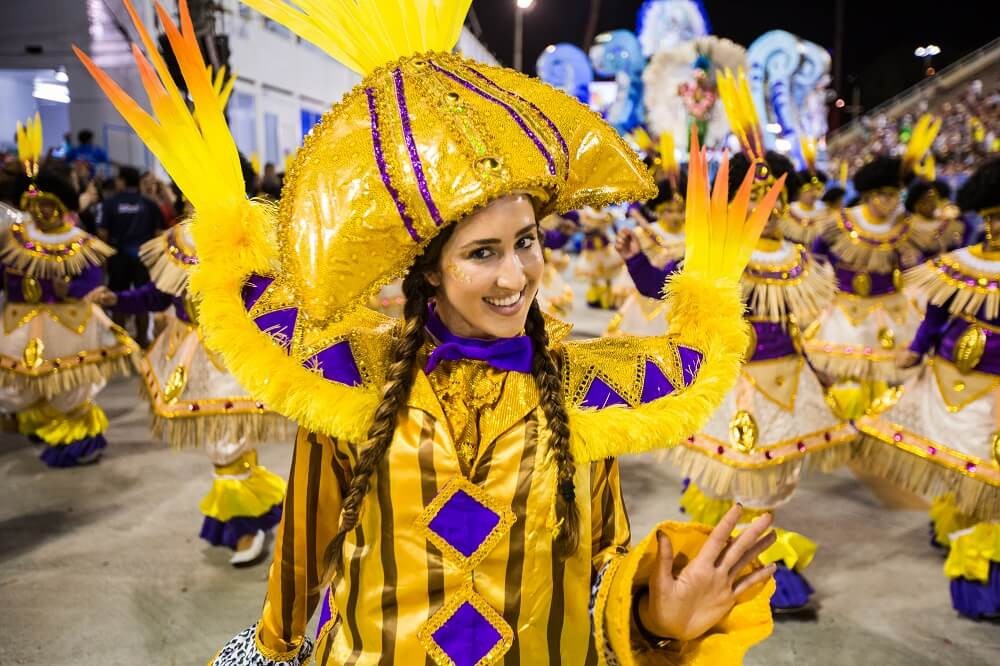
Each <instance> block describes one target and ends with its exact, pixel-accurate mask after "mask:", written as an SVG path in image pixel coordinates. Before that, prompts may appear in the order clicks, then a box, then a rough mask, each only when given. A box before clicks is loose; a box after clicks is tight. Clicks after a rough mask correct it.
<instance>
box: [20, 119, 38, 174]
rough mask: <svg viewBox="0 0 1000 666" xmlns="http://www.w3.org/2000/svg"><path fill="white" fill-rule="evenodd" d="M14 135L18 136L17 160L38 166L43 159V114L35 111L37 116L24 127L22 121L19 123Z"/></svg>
mask: <svg viewBox="0 0 1000 666" xmlns="http://www.w3.org/2000/svg"><path fill="white" fill-rule="evenodd" d="M14 133H15V135H16V136H17V159H18V160H19V161H20V162H21V163H22V164H25V163H28V164H37V162H38V160H40V159H41V157H42V116H41V114H40V113H39V112H38V111H35V115H34V116H32V117H31V118H30V119H28V122H27V123H25V124H23V125H22V124H21V121H20V120H19V121H17V126H16V127H15V130H14ZM29 175H31V174H29Z"/></svg>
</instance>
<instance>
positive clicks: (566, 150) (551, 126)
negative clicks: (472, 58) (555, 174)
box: [465, 66, 569, 161]
mask: <svg viewBox="0 0 1000 666" xmlns="http://www.w3.org/2000/svg"><path fill="white" fill-rule="evenodd" d="M465 69H466V70H468V71H470V72H472V73H473V74H474V75H475V76H476V77H477V78H479V79H480V80H482V81H483V82H485V83H488V84H489V85H490V86H492V87H493V88H495V89H496V90H499V91H501V92H506V93H507V94H508V95H510V96H511V97H513V98H515V99H517V100H519V101H521V102H523V103H524V104H527V105H528V106H530V107H531V109H532V110H533V111H534V112H535V113H537V114H538V115H539V116H541V117H542V120H544V121H545V124H546V125H548V126H549V129H550V130H552V133H553V134H555V135H556V139H557V140H558V141H559V145H560V146H562V151H563V155H564V156H565V157H566V160H567V161H569V146H568V145H567V144H566V139H564V138H563V135H562V132H560V131H559V128H558V127H556V124H555V123H554V122H552V119H551V118H549V117H548V116H547V115H546V114H545V112H544V111H542V110H541V109H540V108H538V106H537V105H536V104H535V103H534V102H532V101H530V100H526V99H524V98H523V97H521V96H520V95H518V94H517V93H516V92H514V91H513V90H505V89H504V88H501V87H500V86H499V85H498V84H497V83H495V82H494V81H493V79H491V78H489V77H488V76H486V75H485V74H483V73H482V72H478V71H476V70H475V69H473V68H472V67H469V66H466V68H465Z"/></svg>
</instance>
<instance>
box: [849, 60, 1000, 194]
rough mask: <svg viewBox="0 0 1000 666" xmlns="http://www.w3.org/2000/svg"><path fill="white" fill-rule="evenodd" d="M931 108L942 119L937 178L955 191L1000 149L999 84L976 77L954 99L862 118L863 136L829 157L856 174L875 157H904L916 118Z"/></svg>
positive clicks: (937, 145) (936, 154)
mask: <svg viewBox="0 0 1000 666" xmlns="http://www.w3.org/2000/svg"><path fill="white" fill-rule="evenodd" d="M926 112H931V113H933V114H934V115H936V116H937V117H939V118H941V121H942V125H941V131H940V132H939V133H938V137H937V139H936V140H935V141H934V146H933V147H932V153H933V155H934V160H935V164H936V167H937V174H938V177H939V178H942V179H944V180H945V181H947V182H948V183H949V184H951V185H952V187H953V189H954V188H955V187H956V186H958V185H960V184H961V182H962V181H964V180H965V178H966V177H967V176H968V175H969V174H970V173H972V171H974V170H975V169H976V167H978V166H979V164H981V163H982V162H983V161H984V160H986V159H987V158H989V157H990V156H995V155H996V154H997V153H998V152H1000V88H997V87H993V88H991V89H986V87H985V86H984V85H983V83H982V81H979V80H977V81H973V82H972V83H970V84H969V85H968V86H967V87H966V88H964V89H963V90H962V91H961V93H960V94H957V95H956V96H955V97H953V98H951V99H944V100H933V101H931V102H930V103H928V102H923V103H921V104H920V105H918V107H917V108H916V109H915V110H914V111H913V112H908V113H904V114H901V115H899V116H890V115H888V114H876V115H871V116H863V117H862V118H861V121H860V122H861V128H862V132H861V136H860V138H858V139H857V140H856V141H853V142H851V143H850V144H849V145H846V146H842V147H841V148H840V149H839V150H835V151H832V152H831V155H830V158H831V160H832V161H833V162H835V163H839V162H840V161H842V160H846V161H847V163H848V165H849V167H850V170H851V171H852V172H853V171H854V169H856V168H857V167H859V166H861V165H862V164H864V162H865V160H866V159H868V158H869V157H870V156H872V155H882V154H891V155H900V154H902V152H903V150H904V148H905V146H906V143H907V142H908V141H909V139H910V134H911V131H912V129H913V126H914V124H915V123H916V121H917V119H918V118H919V117H920V115H922V114H923V113H926Z"/></svg>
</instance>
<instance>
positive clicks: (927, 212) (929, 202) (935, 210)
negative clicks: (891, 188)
mask: <svg viewBox="0 0 1000 666" xmlns="http://www.w3.org/2000/svg"><path fill="white" fill-rule="evenodd" d="M950 197H951V186H949V185H948V183H946V182H944V181H943V180H941V179H939V178H935V177H934V174H933V172H932V173H931V174H930V175H929V177H927V178H925V177H919V176H918V177H916V178H914V179H913V181H912V182H911V183H910V185H909V186H908V187H907V188H906V200H905V204H904V205H905V207H906V212H907V213H909V214H910V215H911V216H912V218H913V225H914V226H915V227H916V228H917V229H920V231H921V233H922V234H933V235H934V237H935V238H936V239H937V253H943V252H950V251H952V250H957V249H958V248H960V247H965V246H966V245H968V244H969V241H970V240H971V233H970V232H971V230H970V229H969V227H968V226H967V225H966V224H965V222H963V221H962V219H961V218H960V217H959V213H960V212H961V211H959V209H958V206H956V205H955V204H953V203H951V201H949V198H950Z"/></svg>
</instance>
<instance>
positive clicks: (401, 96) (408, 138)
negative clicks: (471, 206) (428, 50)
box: [392, 69, 443, 227]
mask: <svg viewBox="0 0 1000 666" xmlns="http://www.w3.org/2000/svg"><path fill="white" fill-rule="evenodd" d="M392 80H393V82H394V83H395V84H396V103H397V104H399V120H400V122H401V123H402V124H403V141H404V143H406V149H407V150H408V151H409V153H410V164H412V165H413V175H414V176H416V178H417V187H418V188H419V189H420V196H422V197H423V198H424V203H425V204H427V210H428V211H429V212H430V214H431V219H432V220H434V224H436V225H437V226H439V227H440V226H441V224H442V223H443V220H442V219H441V213H440V212H439V211H438V207H437V205H436V204H435V203H434V199H433V198H431V191H430V189H428V187H427V178H426V177H425V176H424V166H423V164H421V162H420V155H419V154H417V143H416V142H415V141H414V140H413V128H412V127H410V112H409V111H408V110H407V109H406V91H405V90H404V89H403V72H402V71H400V70H399V69H394V70H393V71H392Z"/></svg>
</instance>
